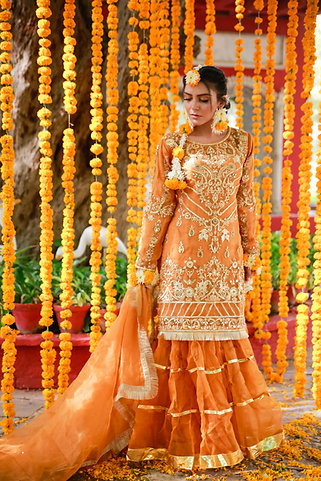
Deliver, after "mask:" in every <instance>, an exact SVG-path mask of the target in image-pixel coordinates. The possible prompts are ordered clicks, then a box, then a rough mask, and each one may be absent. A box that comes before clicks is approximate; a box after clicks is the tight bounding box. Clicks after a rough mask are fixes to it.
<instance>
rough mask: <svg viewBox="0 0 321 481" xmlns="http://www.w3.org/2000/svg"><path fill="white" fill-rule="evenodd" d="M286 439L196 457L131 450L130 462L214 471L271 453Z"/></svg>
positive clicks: (270, 439) (278, 437) (160, 450)
mask: <svg viewBox="0 0 321 481" xmlns="http://www.w3.org/2000/svg"><path fill="white" fill-rule="evenodd" d="M283 439H284V433H283V432H281V433H277V434H275V435H273V436H269V437H267V438H265V439H263V440H262V441H260V442H259V443H257V444H255V445H253V446H247V447H240V449H238V450H237V451H234V452H233V453H222V454H209V455H201V454H195V455H194V456H174V455H172V454H168V452H167V449H166V448H140V449H134V448H130V449H128V451H127V459H128V460H129V461H134V462H140V461H150V460H160V459H166V461H167V462H168V464H170V465H171V466H173V467H174V468H176V469H195V468H199V469H212V468H222V467H226V466H234V465H235V464H237V463H240V462H241V461H242V460H243V459H244V457H246V458H250V459H254V458H256V457H258V456H259V455H260V454H262V453H263V452H265V451H270V450H271V449H275V448H277V447H279V446H280V444H281V443H282V441H283Z"/></svg>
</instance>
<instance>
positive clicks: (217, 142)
mask: <svg viewBox="0 0 321 481" xmlns="http://www.w3.org/2000/svg"><path fill="white" fill-rule="evenodd" d="M230 134H231V127H228V132H227V133H226V135H225V136H224V137H223V139H220V140H217V141H216V142H210V143H203V142H198V141H197V140H191V139H189V138H187V139H186V142H189V143H191V144H198V145H217V144H220V143H222V142H224V141H225V140H227V139H228V138H229V136H230Z"/></svg>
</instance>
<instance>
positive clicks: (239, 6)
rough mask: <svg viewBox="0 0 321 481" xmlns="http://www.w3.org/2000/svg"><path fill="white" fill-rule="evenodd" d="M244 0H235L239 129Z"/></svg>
mask: <svg viewBox="0 0 321 481" xmlns="http://www.w3.org/2000/svg"><path fill="white" fill-rule="evenodd" d="M244 11H245V8H244V0H235V14H236V18H237V20H238V23H237V24H236V25H235V26H234V28H235V30H236V31H237V32H238V33H239V36H238V38H237V39H236V40H235V58H236V63H235V66H234V70H235V73H236V81H235V104H236V126H237V127H238V128H239V129H242V128H243V114H244V109H243V102H244V97H243V79H244V65H243V59H242V52H243V50H244V48H243V43H244V41H243V38H241V32H242V31H243V30H244V27H243V25H242V20H243V17H244Z"/></svg>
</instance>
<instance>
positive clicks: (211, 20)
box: [205, 0, 216, 65]
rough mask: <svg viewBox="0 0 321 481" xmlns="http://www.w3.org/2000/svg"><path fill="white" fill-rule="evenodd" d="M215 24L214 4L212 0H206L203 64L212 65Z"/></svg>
mask: <svg viewBox="0 0 321 481" xmlns="http://www.w3.org/2000/svg"><path fill="white" fill-rule="evenodd" d="M215 32H216V25H215V5H214V0H206V19H205V35H206V42H205V47H206V48H205V65H214V55H213V45H214V35H215Z"/></svg>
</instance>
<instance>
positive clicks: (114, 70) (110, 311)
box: [104, 0, 148, 329]
mask: <svg viewBox="0 0 321 481" xmlns="http://www.w3.org/2000/svg"><path fill="white" fill-rule="evenodd" d="M107 3H108V17H107V24H108V37H109V40H108V49H107V66H106V85H107V104H108V106H109V107H112V108H113V115H112V116H111V115H108V117H107V162H108V164H109V167H108V170H107V173H108V185H107V198H106V203H107V210H108V212H109V213H110V214H113V213H114V212H115V210H116V205H117V191H116V183H117V180H118V172H117V168H116V167H115V164H116V163H117V161H118V145H119V143H118V132H117V121H118V100H119V92H118V83H117V76H118V63H117V54H118V42H117V35H118V18H117V5H116V3H117V0H108V2H107ZM146 7H147V10H148V5H146V3H145V4H144V5H141V8H142V15H146V13H144V12H145V11H146ZM106 236H107V245H108V248H107V253H106V259H105V268H106V277H107V280H106V282H105V293H106V314H105V316H104V317H105V321H106V322H105V323H106V329H108V328H109V326H110V325H111V323H112V322H113V321H114V320H115V319H116V314H115V310H116V294H117V291H116V289H115V281H116V254H117V232H116V219H114V218H113V217H110V218H109V219H108V223H107V234H106Z"/></svg>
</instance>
